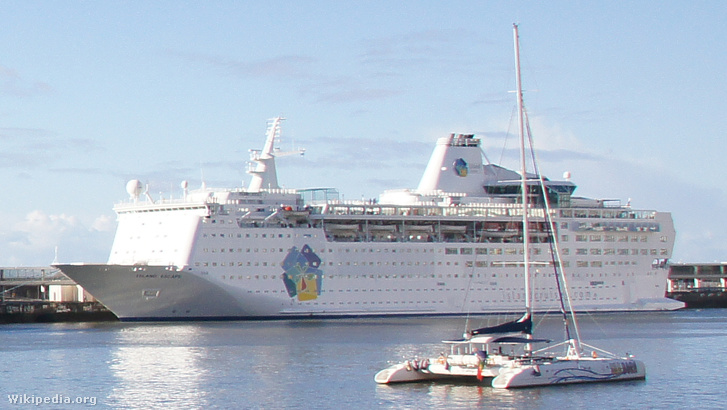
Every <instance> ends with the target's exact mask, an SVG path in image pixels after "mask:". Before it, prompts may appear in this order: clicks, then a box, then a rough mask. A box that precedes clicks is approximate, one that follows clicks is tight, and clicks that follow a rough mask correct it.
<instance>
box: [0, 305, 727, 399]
mask: <svg viewBox="0 0 727 410" xmlns="http://www.w3.org/2000/svg"><path fill="white" fill-rule="evenodd" d="M497 319H498V318H496V317H489V318H475V319H470V320H471V321H472V322H473V326H478V325H488V324H490V323H491V322H494V321H496V320H497ZM580 322H581V328H582V336H583V339H584V341H586V342H587V343H590V344H593V345H595V346H598V347H601V348H604V349H606V350H609V351H612V352H615V353H624V352H626V351H628V352H630V353H633V354H634V355H636V357H637V358H640V359H642V360H644V361H645V362H646V365H647V380H646V381H638V382H622V383H607V384H601V385H573V386H559V387H549V388H533V389H525V390H513V391H501V390H495V389H492V388H490V387H486V386H477V385H455V384H445V383H426V384H410V385H395V386H380V385H376V384H375V383H374V381H373V376H374V373H375V372H376V371H377V370H379V369H381V368H383V367H385V366H386V365H387V362H388V361H395V360H397V359H402V358H408V357H412V356H414V355H429V354H436V353H438V352H439V351H441V350H442V348H441V346H442V345H441V344H440V343H439V341H441V340H443V339H446V338H454V337H459V336H460V335H461V333H462V330H463V329H464V323H465V319H464V318H387V319H350V320H328V321H322V320H312V321H299V322H293V321H274V322H206V323H153V324H130V323H116V322H114V323H95V324H91V323H87V324H67V323H64V324H21V325H4V326H1V327H0V361H1V363H2V366H0V374H1V375H2V383H1V384H0V393H1V394H2V396H0V408H23V407H35V408H58V409H62V408H82V407H101V408H117V409H147V408H161V407H162V406H163V407H166V408H185V409H194V408H230V409H233V408H266V409H270V408H425V407H445V406H446V407H450V408H490V407H497V408H518V409H540V408H594V409H596V408H598V409H602V408H673V407H680V408H681V407H684V406H690V407H698V408H724V407H725V405H726V404H725V403H726V399H725V396H724V394H723V392H724V390H725V387H724V380H723V377H722V375H724V374H725V373H727V370H725V369H726V368H727V366H726V365H727V360H726V359H725V358H727V310H723V309H714V310H701V311H700V310H685V311H677V312H660V313H638V314H636V313H630V314H608V315H607V314H599V315H593V316H584V315H582V316H580ZM558 323H559V320H558V318H557V317H555V316H550V317H546V318H545V319H543V320H542V321H541V322H539V323H538V324H537V328H536V331H537V332H538V336H541V335H544V336H548V337H553V338H557V339H559V337H558V334H559V333H560V330H559V326H558ZM44 400H45V401H46V403H42V401H44ZM13 401H15V402H16V403H13ZM76 401H78V402H79V403H76ZM84 401H85V403H84ZM29 402H32V404H31V403H29ZM39 402H40V405H38V406H36V403H39ZM68 402H71V403H68ZM94 403H95V406H94V405H93V404H94Z"/></svg>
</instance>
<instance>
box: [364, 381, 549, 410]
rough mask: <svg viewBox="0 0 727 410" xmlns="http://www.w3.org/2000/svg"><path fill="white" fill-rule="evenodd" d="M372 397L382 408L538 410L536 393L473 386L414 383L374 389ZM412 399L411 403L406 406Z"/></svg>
mask: <svg viewBox="0 0 727 410" xmlns="http://www.w3.org/2000/svg"><path fill="white" fill-rule="evenodd" d="M376 396H377V398H378V399H379V402H380V403H382V404H392V405H394V404H396V406H399V405H402V404H403V407H405V408H424V407H452V408H498V409H510V408H518V409H519V408H528V407H534V408H537V407H540V405H541V401H540V391H539V390H530V389H528V390H503V389H494V388H492V387H490V386H489V385H487V384H483V385H479V384H475V383H465V384H452V383H441V382H440V383H415V384H400V385H377V387H376ZM414 397H416V400H415V401H412V402H411V403H406V400H410V399H412V398H414Z"/></svg>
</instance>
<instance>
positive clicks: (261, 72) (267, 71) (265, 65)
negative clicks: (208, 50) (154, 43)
mask: <svg viewBox="0 0 727 410" xmlns="http://www.w3.org/2000/svg"><path fill="white" fill-rule="evenodd" d="M168 54H170V55H172V56H176V57H178V58H181V59H183V60H185V61H188V62H191V63H202V64H204V65H207V66H212V67H216V68H219V69H222V70H224V71H226V72H227V73H228V74H232V75H235V76H239V77H245V78H271V79H273V80H278V79H295V80H301V79H310V78H311V77H313V74H312V71H311V70H310V68H309V67H311V65H312V64H313V63H315V62H316V60H315V59H314V58H311V57H308V56H302V55H283V56H276V57H271V58H267V59H260V60H251V61H244V60H237V59H234V58H229V57H221V56H215V55H209V54H202V53H187V52H180V51H168Z"/></svg>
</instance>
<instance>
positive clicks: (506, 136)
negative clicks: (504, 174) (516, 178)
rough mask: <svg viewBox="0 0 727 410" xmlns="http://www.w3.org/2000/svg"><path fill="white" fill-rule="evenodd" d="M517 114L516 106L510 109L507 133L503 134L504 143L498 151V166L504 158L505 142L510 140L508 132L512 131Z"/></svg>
mask: <svg viewBox="0 0 727 410" xmlns="http://www.w3.org/2000/svg"><path fill="white" fill-rule="evenodd" d="M516 112H517V105H515V106H513V107H512V111H511V112H510V121H509V122H508V123H507V132H506V133H505V142H503V143H502V150H501V151H500V161H499V162H498V163H497V164H498V165H502V160H503V158H505V147H506V146H507V140H508V139H509V138H510V131H512V122H513V118H514V117H515V115H516Z"/></svg>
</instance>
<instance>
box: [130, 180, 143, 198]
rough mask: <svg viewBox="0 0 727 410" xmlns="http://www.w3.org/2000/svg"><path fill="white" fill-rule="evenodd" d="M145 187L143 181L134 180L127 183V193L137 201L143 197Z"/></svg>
mask: <svg viewBox="0 0 727 410" xmlns="http://www.w3.org/2000/svg"><path fill="white" fill-rule="evenodd" d="M142 189H143V187H142V186H141V181H139V180H138V179H132V180H131V181H129V182H127V183H126V192H128V193H129V195H130V196H131V197H132V198H134V199H136V198H138V197H139V195H141V192H142Z"/></svg>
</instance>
